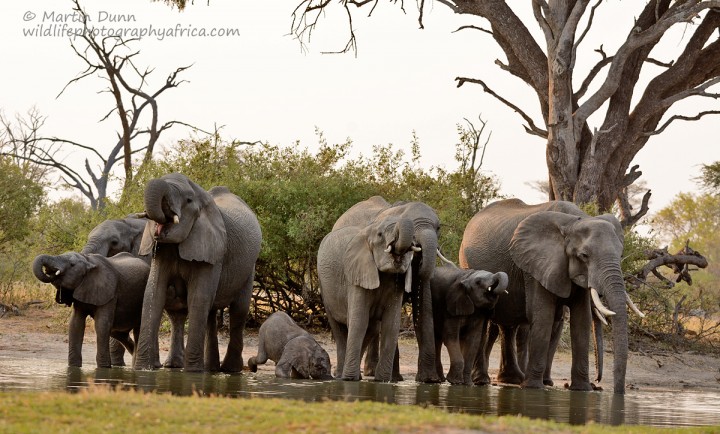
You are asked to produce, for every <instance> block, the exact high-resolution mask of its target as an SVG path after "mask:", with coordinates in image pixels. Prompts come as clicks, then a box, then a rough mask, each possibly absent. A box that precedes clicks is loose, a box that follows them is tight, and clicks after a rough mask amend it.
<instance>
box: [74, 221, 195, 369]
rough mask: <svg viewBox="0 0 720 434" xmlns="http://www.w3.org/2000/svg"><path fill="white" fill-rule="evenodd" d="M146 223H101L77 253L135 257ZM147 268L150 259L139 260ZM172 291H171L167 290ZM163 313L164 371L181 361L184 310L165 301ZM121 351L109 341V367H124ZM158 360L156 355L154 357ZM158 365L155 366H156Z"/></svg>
mask: <svg viewBox="0 0 720 434" xmlns="http://www.w3.org/2000/svg"><path fill="white" fill-rule="evenodd" d="M146 223H147V219H144V218H137V217H131V216H128V217H127V218H124V219H113V220H105V221H104V222H102V223H100V224H99V225H97V226H95V227H94V228H93V229H92V230H91V231H90V233H89V234H88V240H87V243H86V244H85V247H83V249H82V250H81V253H84V254H89V253H96V254H98V255H103V256H106V257H111V256H114V255H116V254H117V253H121V252H128V253H131V254H132V255H134V256H138V253H139V251H140V243H141V241H142V235H143V231H144V230H145V224H146ZM139 257H140V258H141V259H143V260H144V261H145V262H147V263H148V265H149V264H150V259H151V258H150V255H145V256H139ZM171 291H174V288H171ZM165 310H166V312H167V314H168V317H169V318H170V327H171V338H170V352H169V353H168V356H167V359H165V362H164V363H163V366H165V367H166V368H182V366H183V358H184V352H185V349H184V346H185V344H184V334H185V320H186V319H187V310H186V309H185V308H184V307H183V305H182V303H178V302H177V301H175V300H169V301H166V305H165ZM124 354H125V347H124V346H123V345H122V344H121V343H119V342H118V341H116V340H115V339H114V338H113V339H110V355H111V358H112V364H113V366H125V360H124ZM157 357H158V360H159V357H160V355H159V354H158V355H157ZM157 364H159V362H158V363H156V365H157Z"/></svg>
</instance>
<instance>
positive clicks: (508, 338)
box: [497, 326, 544, 384]
mask: <svg viewBox="0 0 720 434" xmlns="http://www.w3.org/2000/svg"><path fill="white" fill-rule="evenodd" d="M500 329H501V332H502V336H501V337H502V341H501V345H500V348H501V351H502V356H501V358H500V372H499V373H498V377H497V381H498V382H500V383H507V384H521V383H522V382H523V380H524V379H525V378H526V375H525V374H523V371H522V370H521V369H520V365H519V364H518V360H517V351H516V350H517V345H516V342H517V340H516V339H517V329H518V327H515V326H501V327H500ZM543 365H544V363H543Z"/></svg>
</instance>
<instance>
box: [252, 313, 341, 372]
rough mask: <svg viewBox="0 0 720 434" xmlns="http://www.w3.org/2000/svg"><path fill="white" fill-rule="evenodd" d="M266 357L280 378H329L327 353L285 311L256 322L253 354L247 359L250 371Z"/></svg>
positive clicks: (254, 369)
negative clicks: (254, 350) (256, 334)
mask: <svg viewBox="0 0 720 434" xmlns="http://www.w3.org/2000/svg"><path fill="white" fill-rule="evenodd" d="M268 359H270V360H272V361H273V362H275V376H277V377H280V378H313V379H316V380H329V379H332V378H333V377H332V375H330V356H328V353H327V351H325V349H323V347H321V346H320V344H318V343H317V341H316V340H315V339H314V338H313V337H312V336H311V335H310V333H308V332H307V331H305V330H303V329H302V328H300V326H299V325H297V323H295V321H293V319H292V318H290V316H289V315H288V314H286V313H285V312H275V313H273V314H272V315H270V316H269V317H268V319H266V320H265V322H263V324H262V325H261V326H260V331H259V332H258V353H257V356H255V357H251V358H250V360H248V366H250V370H251V371H252V372H257V365H262V364H264V363H265V362H267V361H268Z"/></svg>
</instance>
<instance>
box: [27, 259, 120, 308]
mask: <svg viewBox="0 0 720 434" xmlns="http://www.w3.org/2000/svg"><path fill="white" fill-rule="evenodd" d="M104 259H105V258H103V257H102V256H100V255H83V254H80V253H76V252H68V253H63V254H62V255H59V256H51V255H39V256H37V257H36V258H35V260H34V261H33V273H34V274H35V277H37V278H38V280H40V281H41V282H45V283H52V284H53V286H55V288H56V289H57V292H56V294H55V301H56V302H57V303H61V304H66V305H68V306H69V305H71V304H72V303H73V302H74V301H79V302H82V303H86V304H90V305H93V306H102V305H104V304H106V303H108V302H109V301H111V300H112V298H113V297H114V296H115V289H116V285H117V280H118V279H117V276H115V275H114V273H113V272H112V271H111V269H110V267H102V268H103V269H102V270H100V269H96V268H97V267H98V264H99V263H100V262H101V261H102V260H104Z"/></svg>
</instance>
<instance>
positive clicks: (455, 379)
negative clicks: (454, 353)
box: [445, 370, 465, 384]
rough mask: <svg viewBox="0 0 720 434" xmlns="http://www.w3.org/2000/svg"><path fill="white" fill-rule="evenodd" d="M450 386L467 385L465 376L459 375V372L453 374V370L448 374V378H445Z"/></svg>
mask: <svg viewBox="0 0 720 434" xmlns="http://www.w3.org/2000/svg"><path fill="white" fill-rule="evenodd" d="M445 378H446V379H447V381H448V383H450V384H465V381H464V378H463V374H462V373H460V374H458V373H457V372H453V371H452V370H451V371H450V372H448V374H447V377H445Z"/></svg>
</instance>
